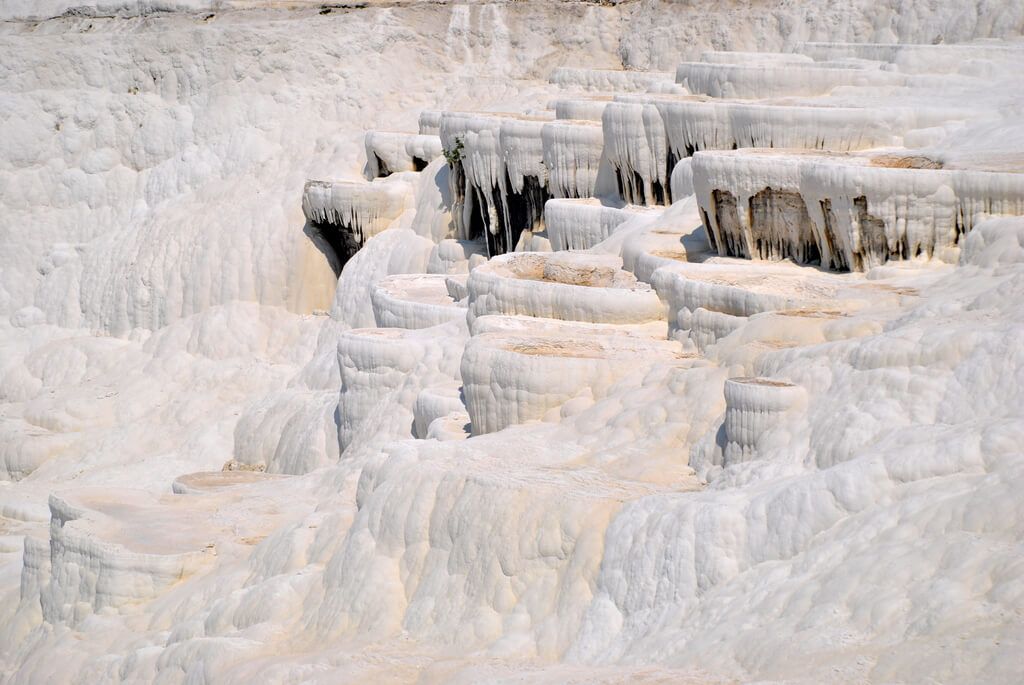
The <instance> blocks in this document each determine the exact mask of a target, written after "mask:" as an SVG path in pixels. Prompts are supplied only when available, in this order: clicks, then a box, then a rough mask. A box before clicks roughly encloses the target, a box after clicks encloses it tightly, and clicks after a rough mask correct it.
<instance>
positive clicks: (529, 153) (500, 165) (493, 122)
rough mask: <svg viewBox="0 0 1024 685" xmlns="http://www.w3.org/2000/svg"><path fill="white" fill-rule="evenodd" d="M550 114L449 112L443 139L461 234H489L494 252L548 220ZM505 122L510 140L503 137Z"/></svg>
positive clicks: (512, 244) (505, 249) (490, 250)
mask: <svg viewBox="0 0 1024 685" xmlns="http://www.w3.org/2000/svg"><path fill="white" fill-rule="evenodd" d="M550 120H551V117H550V116H546V115H545V116H541V115H530V116H527V115H517V114H501V113H463V112H445V113H444V114H443V115H442V117H441V130H440V136H441V144H442V146H443V147H444V149H445V150H449V151H452V153H453V154H454V151H456V150H458V153H457V157H458V159H456V160H455V161H454V163H453V164H452V174H451V189H452V195H453V200H452V217H453V219H454V220H455V223H456V226H457V230H458V235H459V236H460V237H463V238H470V239H472V238H477V237H480V236H483V237H484V238H486V241H487V247H488V253H489V254H492V255H494V254H503V253H505V252H509V251H512V250H513V249H514V248H515V247H516V245H517V244H518V243H519V238H520V235H521V234H522V233H523V232H524V231H534V230H537V229H538V228H539V227H540V226H542V225H543V216H542V215H543V206H544V201H545V200H546V199H547V190H546V184H547V173H546V170H545V169H544V161H543V152H542V148H541V140H540V129H541V128H542V126H543V123H544V122H545V121H550ZM503 127H504V130H505V131H506V133H505V138H504V140H505V143H507V144H508V146H509V147H508V148H507V149H506V147H505V146H504V144H503V142H502V129H503Z"/></svg>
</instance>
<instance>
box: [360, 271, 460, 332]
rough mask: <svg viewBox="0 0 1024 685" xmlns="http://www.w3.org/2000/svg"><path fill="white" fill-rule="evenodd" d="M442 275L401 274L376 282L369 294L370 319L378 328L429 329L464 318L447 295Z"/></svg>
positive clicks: (446, 287) (456, 304)
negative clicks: (371, 312)
mask: <svg viewBox="0 0 1024 685" xmlns="http://www.w3.org/2000/svg"><path fill="white" fill-rule="evenodd" d="M446 281H447V277H446V276H444V275H426V274H400V275H396V276H388V277H387V278H385V279H383V280H381V281H378V282H377V283H376V284H375V285H374V286H373V290H371V291H370V302H371V303H372V304H373V317H374V319H376V321H377V325H378V326H379V327H381V328H430V327H431V326H437V325H440V324H443V323H448V322H449V321H461V320H464V319H465V318H466V307H465V305H462V306H460V304H459V303H458V302H456V301H455V300H454V299H452V297H451V295H450V294H449V293H448V286H447V284H446Z"/></svg>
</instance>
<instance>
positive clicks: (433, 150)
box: [363, 131, 442, 179]
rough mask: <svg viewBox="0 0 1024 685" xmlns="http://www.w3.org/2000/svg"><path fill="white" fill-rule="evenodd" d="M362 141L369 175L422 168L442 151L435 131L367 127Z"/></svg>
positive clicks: (375, 176)
mask: <svg viewBox="0 0 1024 685" xmlns="http://www.w3.org/2000/svg"><path fill="white" fill-rule="evenodd" d="M363 145H364V146H365V148H366V167H367V175H368V176H369V177H370V178H371V179H373V178H382V177H385V176H390V175H391V174H394V173H397V172H400V171H423V170H424V169H425V168H426V167H427V165H428V164H430V162H432V161H434V160H435V159H437V158H438V157H440V156H441V154H442V149H441V139H440V138H439V137H438V136H436V135H425V134H418V133H401V132H397V131H367V132H366V136H365V137H364V138H363Z"/></svg>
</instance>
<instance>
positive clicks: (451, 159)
mask: <svg viewBox="0 0 1024 685" xmlns="http://www.w3.org/2000/svg"><path fill="white" fill-rule="evenodd" d="M444 159H445V161H446V162H448V166H455V164H457V163H458V162H460V161H461V160H462V138H456V139H455V145H454V146H453V147H452V148H451V149H446V150H445V151H444Z"/></svg>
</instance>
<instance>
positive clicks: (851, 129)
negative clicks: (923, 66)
mask: <svg viewBox="0 0 1024 685" xmlns="http://www.w3.org/2000/svg"><path fill="white" fill-rule="evenodd" d="M655 105H656V106H657V108H658V111H659V112H660V113H661V116H662V119H663V121H664V123H665V133H666V135H667V137H668V144H669V147H670V148H671V149H672V151H673V153H674V154H675V157H676V158H677V159H682V158H683V157H690V156H692V155H693V153H694V152H696V151H698V150H734V149H736V148H748V147H773V148H795V149H804V150H831V151H834V152H848V151H851V150H864V149H867V148H874V147H883V146H888V145H894V144H899V143H901V142H902V137H903V135H904V134H906V133H907V132H908V131H911V130H914V129H922V128H928V127H933V126H938V125H940V124H942V123H943V122H945V121H948V120H950V119H956V118H962V116H963V112H962V111H957V110H954V109H936V108H918V109H910V108H884V107H860V108H856V107H836V106H831V105H830V104H829V103H828V102H827V101H822V102H821V103H819V104H762V103H753V102H732V101H703V102H702V101H697V100H693V99H690V100H684V99H676V100H658V101H656V102H655Z"/></svg>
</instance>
